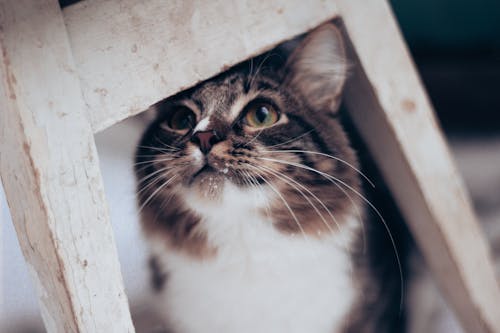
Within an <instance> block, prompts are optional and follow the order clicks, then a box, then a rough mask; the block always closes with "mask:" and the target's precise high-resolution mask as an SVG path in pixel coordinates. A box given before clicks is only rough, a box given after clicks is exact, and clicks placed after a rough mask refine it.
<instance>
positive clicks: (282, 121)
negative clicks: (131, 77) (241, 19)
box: [136, 24, 359, 234]
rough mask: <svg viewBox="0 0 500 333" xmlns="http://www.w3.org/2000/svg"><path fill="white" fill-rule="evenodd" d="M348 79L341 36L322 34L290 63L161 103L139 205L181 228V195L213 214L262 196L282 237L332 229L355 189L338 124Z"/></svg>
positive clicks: (266, 60) (149, 135)
mask: <svg viewBox="0 0 500 333" xmlns="http://www.w3.org/2000/svg"><path fill="white" fill-rule="evenodd" d="M273 58H274V59H273ZM271 64H272V65H271ZM346 70H347V66H346V59H345V53H344V46H343V43H342V39H341V36H340V33H339V32H338V30H337V28H336V27H335V26H334V25H332V24H326V25H323V26H321V27H320V28H318V29H316V30H315V31H313V32H312V33H310V34H309V35H308V36H307V37H305V38H304V39H303V40H302V41H301V42H300V44H299V45H298V46H297V47H296V48H295V50H294V51H293V52H292V53H291V54H290V55H289V56H288V57H286V58H284V56H283V54H280V53H273V52H271V53H269V54H267V55H265V56H263V57H260V58H257V59H255V60H253V61H249V62H246V63H244V64H241V65H239V66H237V67H235V68H233V69H232V70H230V71H228V72H226V73H223V74H221V75H219V76H217V77H216V78H213V79H210V80H207V81H206V82H204V83H201V84H200V85H198V86H196V87H194V88H192V89H189V90H187V91H184V92H182V93H180V94H178V95H176V96H173V97H171V98H168V99H167V100H165V101H163V102H161V103H160V104H159V105H158V106H157V109H158V117H157V119H156V120H155V121H154V122H153V123H152V125H151V126H150V127H149V129H148V130H147V132H146V133H145V135H144V136H143V139H142V141H141V143H140V146H139V148H138V151H137V157H136V162H137V164H136V174H137V177H138V193H139V194H138V197H139V205H140V206H141V207H142V209H144V210H145V211H146V212H147V211H148V210H149V211H150V213H152V211H155V210H156V216H160V218H169V217H170V218H171V219H173V218H174V217H176V218H177V219H179V216H180V215H182V211H183V209H184V211H186V212H187V211H188V209H187V208H186V203H185V202H183V200H184V201H185V200H187V199H186V196H183V195H182V193H188V192H189V193H198V194H199V197H200V200H205V201H207V202H212V203H214V204H217V201H218V200H220V196H221V195H222V193H223V191H224V188H225V187H226V186H231V187H237V188H239V189H241V190H242V191H245V190H251V189H255V188H261V189H265V190H266V191H267V192H266V193H270V195H269V201H271V202H269V203H268V204H269V207H271V211H272V214H273V220H274V221H275V224H276V227H277V228H278V229H280V230H283V231H284V232H298V231H299V230H300V231H302V232H306V233H313V234H317V233H319V232H320V231H321V230H326V228H328V227H331V225H334V223H335V222H332V218H331V217H332V215H336V216H337V217H338V218H339V219H340V218H341V216H342V214H344V213H346V212H347V211H348V210H349V209H350V207H351V206H352V205H353V200H352V199H351V197H352V196H349V194H348V193H349V192H352V189H354V190H356V189H358V188H359V179H358V177H357V173H356V171H355V169H354V168H355V167H356V164H357V162H356V158H355V156H354V153H353V152H352V150H351V149H350V147H349V143H348V140H347V138H346V135H345V134H344V131H343V130H342V128H341V126H340V124H339V121H338V119H337V110H338V108H339V104H340V97H341V92H342V87H343V85H344V81H345V77H346ZM172 200H173V201H172ZM167 202H169V203H170V204H169V203H167ZM179 207H180V208H179ZM182 207H184V208H182ZM172 210H173V211H175V212H173V211H172ZM170 211H172V212H170ZM292 212H294V213H292ZM169 214H170V215H169ZM293 215H295V216H293ZM297 220H299V221H300V223H301V225H297V223H296V221H297ZM325 220H326V221H328V222H327V224H330V226H325ZM169 223H174V222H169ZM334 228H335V227H334Z"/></svg>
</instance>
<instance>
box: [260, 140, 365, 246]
mask: <svg viewBox="0 0 500 333" xmlns="http://www.w3.org/2000/svg"><path fill="white" fill-rule="evenodd" d="M296 152H297V153H310V154H315V155H320V156H324V157H327V158H332V159H334V160H336V161H339V162H341V163H343V164H345V165H347V166H349V167H350V168H352V169H353V170H354V171H356V172H357V173H358V174H360V175H361V176H362V177H364V178H365V179H366V180H367V181H368V183H370V185H371V186H372V187H375V185H374V184H373V182H372V181H371V180H370V179H369V178H368V176H366V175H365V174H364V173H362V172H361V171H360V170H358V169H357V168H356V167H354V166H353V165H352V164H350V163H348V162H347V161H344V160H343V159H341V158H338V157H336V156H332V155H328V154H324V153H320V152H315V151H311V150H298V149H293V150H292V149H287V150H264V151H262V153H290V154H292V153H296ZM335 185H336V186H337V188H338V189H339V190H340V191H342V192H343V193H344V194H345V195H346V197H347V198H348V199H349V201H350V202H351V203H352V206H353V207H354V210H355V212H356V215H357V216H358V220H359V224H360V226H361V229H362V230H361V237H362V244H363V245H362V246H363V248H362V251H363V253H365V252H366V248H367V244H366V228H365V224H364V219H363V216H362V214H361V212H360V210H359V208H358V205H356V204H355V203H354V199H353V198H352V197H351V195H350V194H349V193H347V191H346V190H345V189H343V188H342V187H341V186H339V185H338V184H336V183H335Z"/></svg>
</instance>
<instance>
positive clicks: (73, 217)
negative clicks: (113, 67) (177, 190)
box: [0, 0, 134, 333]
mask: <svg viewBox="0 0 500 333" xmlns="http://www.w3.org/2000/svg"><path fill="white" fill-rule="evenodd" d="M0 47H1V52H0V174H1V177H2V183H3V184H4V186H5V192H6V197H7V200H8V204H9V207H10V211H11V214H12V217H13V221H14V224H15V228H16V232H17V236H18V239H19V243H20V245H21V249H22V252H23V254H24V257H25V258H26V261H27V265H28V270H29V271H30V273H31V276H32V278H33V281H34V284H35V287H36V289H37V293H38V297H39V303H40V309H41V313H42V317H43V320H44V323H45V326H46V329H47V331H48V332H60V333H67V332H117V333H118V332H120V333H123V332H134V328H133V326H132V321H131V318H130V313H129V310H128V304H127V298H126V296H125V293H124V288H123V283H122V279H121V275H120V267H119V263H118V259H117V251H116V248H115V243H114V239H113V233H112V230H111V226H110V223H109V217H108V211H107V206H106V203H105V198H104V191H103V185H102V180H101V175H100V172H99V166H98V158H97V152H96V148H95V144H94V138H93V132H92V128H91V126H90V122H89V119H88V117H87V113H86V111H87V109H86V107H85V103H84V101H83V100H82V97H81V90H80V85H79V80H78V76H77V75H76V71H75V67H74V63H73V59H72V57H71V51H70V47H69V43H68V39H67V35H66V32H65V27H64V22H63V19H62V13H61V10H60V8H59V4H58V2H57V1H56V0H38V1H36V2H34V1H31V0H15V1H8V0H2V1H1V2H0ZM12 287H13V288H18V287H21V286H12Z"/></svg>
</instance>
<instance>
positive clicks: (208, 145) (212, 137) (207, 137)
mask: <svg viewBox="0 0 500 333" xmlns="http://www.w3.org/2000/svg"><path fill="white" fill-rule="evenodd" d="M219 141H220V140H219V138H218V137H217V133H215V131H203V132H196V133H194V134H193V136H192V137H191V142H193V143H195V144H197V145H198V146H199V147H200V150H201V152H202V153H203V154H206V153H208V152H209V151H210V149H212V146H213V145H214V144H216V143H217V142H219Z"/></svg>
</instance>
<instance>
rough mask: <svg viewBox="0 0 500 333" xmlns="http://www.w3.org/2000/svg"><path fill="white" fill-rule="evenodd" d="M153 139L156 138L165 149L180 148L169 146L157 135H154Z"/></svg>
mask: <svg viewBox="0 0 500 333" xmlns="http://www.w3.org/2000/svg"><path fill="white" fill-rule="evenodd" d="M155 139H156V140H157V141H158V142H159V143H161V144H162V145H163V147H166V148H167V149H171V150H172V151H179V150H181V149H180V148H179V147H174V146H171V145H169V144H167V143H165V142H164V141H162V140H161V139H160V138H159V137H158V135H156V136H155Z"/></svg>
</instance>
